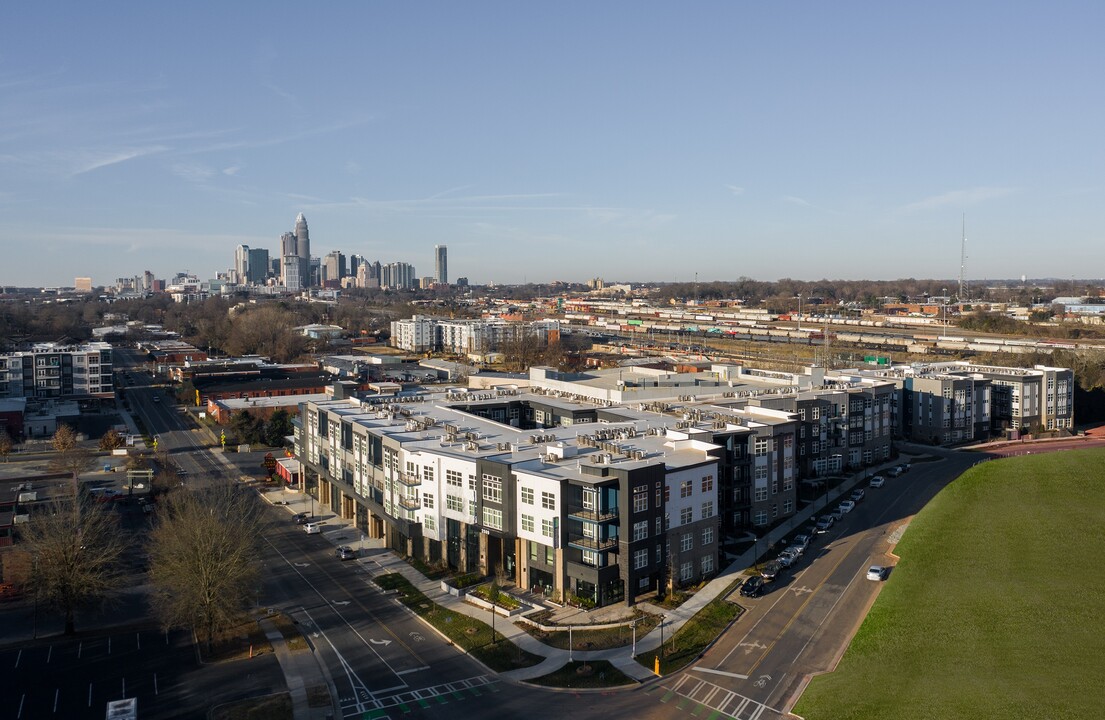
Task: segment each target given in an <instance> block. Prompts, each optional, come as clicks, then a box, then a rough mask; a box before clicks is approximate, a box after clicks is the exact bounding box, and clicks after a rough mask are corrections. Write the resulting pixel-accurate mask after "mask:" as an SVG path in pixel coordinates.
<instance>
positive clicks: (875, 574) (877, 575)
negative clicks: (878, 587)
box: [867, 565, 890, 581]
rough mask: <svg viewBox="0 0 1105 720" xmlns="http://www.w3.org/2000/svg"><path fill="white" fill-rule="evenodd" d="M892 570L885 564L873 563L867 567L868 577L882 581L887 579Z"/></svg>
mask: <svg viewBox="0 0 1105 720" xmlns="http://www.w3.org/2000/svg"><path fill="white" fill-rule="evenodd" d="M889 572H890V568H888V567H885V566H883V565H872V566H871V567H869V568H867V579H868V580H875V581H882V580H885V579H886V576H887V574H888V573H889Z"/></svg>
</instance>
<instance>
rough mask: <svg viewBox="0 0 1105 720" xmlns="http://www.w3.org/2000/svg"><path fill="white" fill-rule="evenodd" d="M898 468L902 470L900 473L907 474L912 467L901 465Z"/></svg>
mask: <svg viewBox="0 0 1105 720" xmlns="http://www.w3.org/2000/svg"><path fill="white" fill-rule="evenodd" d="M898 467H900V468H901V469H902V472H909V469H910V468H911V467H913V466H912V465H911V464H909V463H902V464H901V465H899V466H898Z"/></svg>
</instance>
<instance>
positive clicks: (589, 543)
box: [568, 534, 618, 550]
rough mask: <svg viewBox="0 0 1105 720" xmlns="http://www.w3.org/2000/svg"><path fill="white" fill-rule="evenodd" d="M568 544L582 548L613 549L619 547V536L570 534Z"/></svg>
mask: <svg viewBox="0 0 1105 720" xmlns="http://www.w3.org/2000/svg"><path fill="white" fill-rule="evenodd" d="M568 545H570V546H572V547H574V548H579V549H580V550H613V549H614V548H616V547H618V538H617V537H611V538H589V537H584V536H583V535H575V534H571V535H568Z"/></svg>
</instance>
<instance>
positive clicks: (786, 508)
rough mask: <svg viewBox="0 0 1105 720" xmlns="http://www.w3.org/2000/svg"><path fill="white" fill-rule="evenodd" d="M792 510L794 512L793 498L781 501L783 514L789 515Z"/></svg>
mask: <svg viewBox="0 0 1105 720" xmlns="http://www.w3.org/2000/svg"><path fill="white" fill-rule="evenodd" d="M792 512H794V501H793V500H784V501H783V514H784V515H790V514H791V513H792Z"/></svg>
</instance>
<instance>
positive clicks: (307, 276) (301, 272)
mask: <svg viewBox="0 0 1105 720" xmlns="http://www.w3.org/2000/svg"><path fill="white" fill-rule="evenodd" d="M280 279H281V282H282V284H283V285H284V287H285V288H287V289H288V290H290V291H292V292H298V291H300V290H303V289H304V288H308V287H311V284H312V283H311V238H310V235H309V234H308V231H307V218H306V217H304V215H303V213H299V214H298V215H296V217H295V232H286V233H284V234H283V235H281V236H280Z"/></svg>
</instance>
